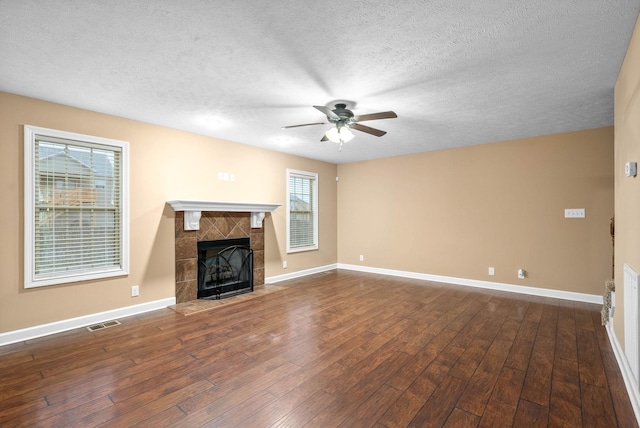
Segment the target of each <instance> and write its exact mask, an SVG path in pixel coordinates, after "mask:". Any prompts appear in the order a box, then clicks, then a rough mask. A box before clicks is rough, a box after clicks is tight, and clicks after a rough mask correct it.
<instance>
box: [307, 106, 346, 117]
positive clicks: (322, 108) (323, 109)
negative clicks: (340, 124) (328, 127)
mask: <svg viewBox="0 0 640 428" xmlns="http://www.w3.org/2000/svg"><path fill="white" fill-rule="evenodd" d="M313 108H315V109H318V110H320V111H321V112H322V113H324V114H325V115H326V116H327V117H328V118H330V119H333V120H340V116H338V115H337V114H335V113H334V112H333V111H332V110H331V109H330V108H329V107H325V106H313Z"/></svg>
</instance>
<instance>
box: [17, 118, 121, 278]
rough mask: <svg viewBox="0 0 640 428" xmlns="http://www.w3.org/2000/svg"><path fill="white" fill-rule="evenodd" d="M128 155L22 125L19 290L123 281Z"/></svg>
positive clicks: (91, 140) (116, 146)
mask: <svg viewBox="0 0 640 428" xmlns="http://www.w3.org/2000/svg"><path fill="white" fill-rule="evenodd" d="M128 154H129V146H128V143H126V142H124V141H116V140H109V139H105V138H98V137H91V136H87V135H80V134H73V133H70V132H63V131H56V130H53V129H45V128H38V127H34V126H28V125H25V127H24V158H25V168H24V170H25V180H24V181H25V192H24V206H25V226H24V236H25V240H24V242H25V244H24V247H25V260H24V264H25V288H32V287H41V286H45V285H54V284H63V283H68V282H75V281H85V280H91V279H98V278H106V277H112V276H121V275H127V274H128V273H129V230H128V226H129V214H128V165H129V161H128Z"/></svg>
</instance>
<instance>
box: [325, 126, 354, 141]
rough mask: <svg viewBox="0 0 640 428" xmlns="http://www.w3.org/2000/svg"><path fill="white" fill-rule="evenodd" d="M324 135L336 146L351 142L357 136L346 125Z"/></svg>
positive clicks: (330, 130)
mask: <svg viewBox="0 0 640 428" xmlns="http://www.w3.org/2000/svg"><path fill="white" fill-rule="evenodd" d="M324 135H325V136H326V137H327V139H328V140H329V141H331V142H334V143H336V144H342V143H346V142H347V141H351V140H352V139H353V137H355V135H353V132H351V130H350V129H349V128H348V127H346V126H344V125H343V126H340V127H338V126H336V127H333V128H331V129H329V130H328V131H327V132H325V134H324Z"/></svg>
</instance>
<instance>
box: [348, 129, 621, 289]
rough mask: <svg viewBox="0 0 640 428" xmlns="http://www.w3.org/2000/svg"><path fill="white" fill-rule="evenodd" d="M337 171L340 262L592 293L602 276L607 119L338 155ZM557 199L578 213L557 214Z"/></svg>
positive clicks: (608, 204)
mask: <svg viewBox="0 0 640 428" xmlns="http://www.w3.org/2000/svg"><path fill="white" fill-rule="evenodd" d="M338 175H339V177H340V181H339V184H338V235H339V237H340V239H339V242H338V261H339V262H340V263H347V264H354V265H364V266H373V267H379V268H386V269H398V270H403V271H411V272H419V273H427V274H435V275H444V276H452V277H459V278H467V279H476V280H485V281H494V282H500V283H507V284H516V285H526V286H531V287H542V288H549V289H555V290H564V291H572V292H580V293H588V294H594V295H601V294H602V293H603V290H604V281H605V280H607V279H608V278H610V277H611V257H612V248H611V239H610V235H609V222H610V219H611V217H613V193H614V189H613V128H611V127H609V128H601V129H594V130H588V131H581V132H573V133H566V134H558V135H552V136H545V137H538V138H530V139H523V140H516V141H508V142H501V143H493V144H485V145H479V146H473V147H466V148H460V149H452V150H443V151H437V152H428V153H423V154H417V155H410V156H400V157H394V158H387V159H381V160H374V161H367V162H359V163H352V164H345V165H339V166H338ZM565 208H586V218H585V219H565V218H564V209H565ZM361 254H362V255H364V262H360V261H359V258H358V257H359V255H361ZM489 266H493V267H495V276H489V275H488V267H489ZM519 268H523V269H525V270H526V271H527V272H528V277H527V278H526V279H524V280H519V279H518V278H517V271H518V269H519Z"/></svg>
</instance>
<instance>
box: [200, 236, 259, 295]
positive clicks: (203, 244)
mask: <svg viewBox="0 0 640 428" xmlns="http://www.w3.org/2000/svg"><path fill="white" fill-rule="evenodd" d="M251 291H253V250H252V249H251V248H250V239H249V238H238V239H219V240H214V241H200V242H198V299H221V298H225V297H231V296H235V295H238V294H243V293H249V292H251Z"/></svg>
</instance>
